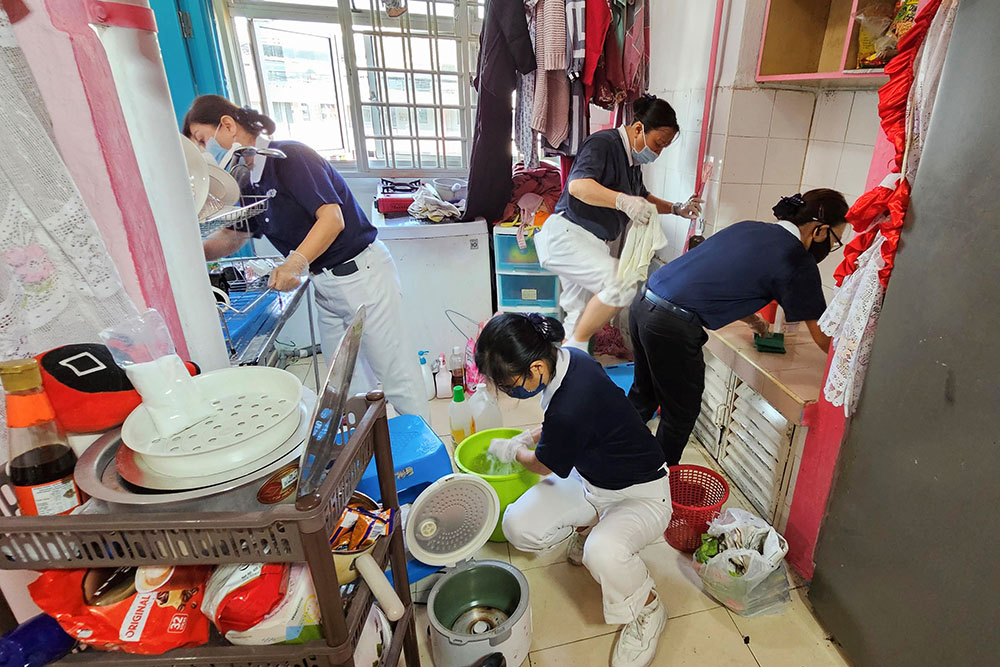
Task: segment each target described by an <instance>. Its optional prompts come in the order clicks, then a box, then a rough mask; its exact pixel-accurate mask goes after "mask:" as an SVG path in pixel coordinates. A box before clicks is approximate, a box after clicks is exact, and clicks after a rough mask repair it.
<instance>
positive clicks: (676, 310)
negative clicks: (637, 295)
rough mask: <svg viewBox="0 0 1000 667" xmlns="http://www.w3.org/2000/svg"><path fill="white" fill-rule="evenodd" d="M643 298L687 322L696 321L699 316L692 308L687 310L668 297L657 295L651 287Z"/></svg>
mask: <svg viewBox="0 0 1000 667" xmlns="http://www.w3.org/2000/svg"><path fill="white" fill-rule="evenodd" d="M642 298H644V299H645V300H646V301H649V302H650V303H651V304H653V305H654V306H659V307H660V308H663V309H664V310H666V311H667V312H668V313H670V314H671V315H675V316H676V317H679V318H681V319H682V320H684V321H685V322H695V321H697V320H698V316H697V315H696V314H695V313H692V312H691V311H690V310H687V309H686V308H681V307H680V306H677V305H675V304H672V303H670V302H669V301H667V300H666V299H664V298H662V297H659V296H657V295H656V294H654V293H653V292H652V291H651V290H649V289H647V290H646V293H645V294H643V295H642Z"/></svg>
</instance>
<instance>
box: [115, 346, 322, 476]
mask: <svg viewBox="0 0 1000 667" xmlns="http://www.w3.org/2000/svg"><path fill="white" fill-rule="evenodd" d="M194 382H195V385H196V386H197V387H198V389H199V390H200V391H201V393H202V395H203V396H206V397H210V400H211V405H212V407H213V408H214V413H213V414H212V416H210V417H209V418H208V419H205V420H202V421H200V422H198V423H197V424H194V425H193V426H190V427H189V428H187V429H185V430H183V431H181V432H180V433H178V434H176V435H174V436H171V437H168V438H163V437H160V435H159V433H158V432H157V430H156V428H155V426H154V425H153V421H152V419H151V418H150V415H149V412H148V411H147V410H146V408H145V407H144V406H143V405H140V406H139V407H137V408H136V409H135V410H134V411H133V412H132V413H131V414H130V415H129V416H128V418H127V419H126V420H125V423H124V425H123V426H122V434H121V438H122V446H121V447H119V448H118V452H117V454H116V456H115V463H116V465H117V468H118V473H119V474H120V475H121V476H122V477H123V478H124V479H125V480H126V481H127V482H129V483H131V484H135V485H137V486H140V487H144V488H147V489H154V490H163V491H172V490H180V489H194V488H201V487H205V486H212V485H216V484H222V483H225V482H228V481H231V480H234V479H237V478H240V477H244V476H246V475H249V474H251V473H253V472H255V471H257V470H260V469H262V468H265V467H266V466H268V465H270V464H271V463H273V462H274V461H276V460H278V459H281V458H283V457H285V456H287V455H288V454H289V453H291V452H292V451H294V450H295V449H297V448H298V447H299V446H300V445H301V444H302V440H303V438H295V437H292V436H293V435H295V434H296V431H298V430H299V426H300V424H301V423H306V422H308V421H309V415H308V414H307V410H306V406H305V405H304V404H303V400H302V398H303V397H302V383H301V382H299V380H298V378H296V377H295V376H294V375H292V374H291V373H289V372H287V371H283V370H281V369H277V368H268V367H262V366H261V367H258V366H242V367H239V368H227V369H224V370H221V371H214V372H211V373H206V374H204V375H199V376H196V377H195V378H194Z"/></svg>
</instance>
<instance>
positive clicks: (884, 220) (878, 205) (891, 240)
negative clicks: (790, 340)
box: [819, 0, 958, 417]
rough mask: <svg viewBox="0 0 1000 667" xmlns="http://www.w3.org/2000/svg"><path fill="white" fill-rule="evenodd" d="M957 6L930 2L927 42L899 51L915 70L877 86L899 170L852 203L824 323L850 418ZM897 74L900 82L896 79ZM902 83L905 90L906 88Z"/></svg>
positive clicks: (835, 383) (827, 390)
mask: <svg viewBox="0 0 1000 667" xmlns="http://www.w3.org/2000/svg"><path fill="white" fill-rule="evenodd" d="M957 8H958V0H943V1H941V2H940V4H939V5H938V6H937V7H936V8H935V7H934V4H932V5H929V6H928V7H927V10H930V13H929V14H927V15H926V16H923V17H922V19H923V20H921V17H918V19H917V23H918V26H917V27H915V28H914V29H913V30H914V35H913V38H915V39H920V36H919V33H918V32H917V31H921V28H923V29H924V30H926V35H924V36H923V41H922V42H916V43H912V46H911V48H912V49H913V51H914V52H915V53H914V52H911V53H909V54H907V53H905V49H904V48H903V47H902V43H901V49H900V54H899V55H898V56H897V58H904V59H905V58H911V59H912V70H911V71H903V69H902V68H901V67H898V66H899V63H890V65H889V67H887V68H886V69H887V71H889V70H890V69H893V67H892V66H893V65H897V69H895V70H894V71H893V72H892V73H891V74H890V82H889V83H888V84H886V86H884V87H883V88H882V90H880V91H879V98H880V102H879V114H880V116H881V117H882V122H883V129H885V131H886V135H887V136H889V137H890V138H894V137H899V138H900V139H901V141H895V142H894V143H896V150H897V156H896V158H897V160H896V164H897V165H898V167H899V173H895V174H890V175H889V176H888V177H887V178H886V180H885V181H883V182H882V184H881V185H879V186H878V187H876V188H875V189H874V190H872V191H871V192H868V193H866V194H865V195H864V196H862V197H861V198H859V199H858V201H857V202H856V203H855V204H854V206H852V207H851V211H850V212H849V213H848V216H847V217H848V220H849V221H850V222H851V223H852V225H853V226H854V229H855V231H857V232H858V235H857V236H856V237H855V239H854V240H853V241H852V242H851V244H850V245H851V246H852V247H851V248H849V249H848V250H847V252H845V260H844V263H843V264H842V265H841V266H840V267H839V268H838V270H837V277H838V279H840V280H841V281H842V282H841V283H840V288H839V289H838V291H837V293H836V294H835V295H834V298H833V299H832V301H831V302H830V305H829V306H828V307H827V310H826V312H825V313H823V316H822V317H821V318H820V320H819V325H820V327H821V328H822V329H823V331H824V332H825V333H826V334H827V335H828V336H831V337H833V339H834V341H833V344H834V352H833V357H832V359H831V362H830V372H829V373H828V374H827V379H826V384H825V386H824V387H823V395H824V397H825V398H826V400H828V401H829V402H830V403H831V404H833V405H837V406H843V407H844V414H845V415H846V416H848V417H849V416H851V415H852V414H853V413H854V410H855V409H856V408H857V403H858V399H859V398H860V395H861V388H862V386H863V384H864V378H865V374H866V373H867V370H868V361H869V358H870V356H871V349H872V343H873V341H874V337H875V330H876V328H877V327H878V318H879V314H880V313H881V311H882V300H883V298H884V297H885V288H886V284H887V282H888V279H889V273H890V272H891V271H892V260H893V258H894V256H895V250H896V246H897V243H898V240H899V234H900V231H901V228H902V224H903V216H904V215H905V214H906V209H907V208H908V206H909V192H910V184H911V183H912V182H913V177H914V175H915V174H916V171H917V166H918V165H919V163H920V155H921V152H922V150H923V145H924V135H925V133H926V131H927V127H928V125H929V123H930V118H931V112H932V111H933V109H934V99H935V97H936V95H937V89H938V83H939V82H940V80H941V71H942V68H943V66H944V59H945V54H946V52H947V50H948V42H949V41H950V39H951V32H952V28H953V26H954V23H955V11H956V10H957ZM935 10H936V11H935ZM925 11H926V10H925ZM930 17H933V18H930ZM929 18H930V22H929V25H927V21H928V19H929ZM920 24H923V25H920ZM907 37H910V35H907ZM904 39H905V38H904ZM897 73H898V74H899V79H896V78H895V76H894V75H895V74H897ZM901 83H902V84H904V85H906V86H907V87H906V88H902V89H901V86H900V84H901ZM900 93H902V95H900Z"/></svg>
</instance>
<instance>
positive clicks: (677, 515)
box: [663, 465, 729, 553]
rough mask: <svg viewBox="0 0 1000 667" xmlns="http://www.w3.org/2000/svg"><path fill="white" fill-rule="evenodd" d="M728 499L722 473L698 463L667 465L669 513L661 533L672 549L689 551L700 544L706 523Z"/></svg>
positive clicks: (715, 515)
mask: <svg viewBox="0 0 1000 667" xmlns="http://www.w3.org/2000/svg"><path fill="white" fill-rule="evenodd" d="M728 499H729V484H727V483H726V480H725V479H723V477H722V475H720V474H719V473H717V472H715V471H714V470H710V469H709V468H705V467H702V466H694V465H678V466H672V467H671V468H670V501H671V504H672V505H673V510H674V511H673V514H672V515H671V517H670V525H668V526H667V530H666V531H665V532H664V533H663V537H665V538H666V540H667V542H668V543H669V544H670V546H672V547H673V548H674V549H677V550H678V551H685V552H687V553H691V552H693V551H695V550H696V549H697V548H698V547H700V546H701V536H702V534H704V533H705V531H707V530H708V524H709V523H710V522H711V521H712V519H714V518H715V517H717V516H719V512H720V511H722V505H723V504H724V503H725V502H726V500H728Z"/></svg>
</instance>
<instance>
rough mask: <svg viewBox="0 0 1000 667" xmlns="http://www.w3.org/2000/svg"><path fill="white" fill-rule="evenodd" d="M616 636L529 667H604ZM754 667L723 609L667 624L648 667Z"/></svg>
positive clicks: (552, 653) (551, 652) (539, 655)
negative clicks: (709, 666) (711, 666)
mask: <svg viewBox="0 0 1000 667" xmlns="http://www.w3.org/2000/svg"><path fill="white" fill-rule="evenodd" d="M616 637H617V634H616V633H611V634H607V635H602V636H600V637H595V638H592V639H588V640H586V641H581V642H576V643H574V644H569V645H566V646H557V647H555V648H550V649H547V650H543V651H538V652H533V653H532V654H531V665H532V667H603V666H604V665H607V664H609V660H610V657H611V651H612V649H613V647H614V644H615V638H616ZM707 665H725V667H757V662H756V661H755V660H754V657H753V654H752V653H751V652H750V650H749V649H748V648H747V646H746V645H745V644H744V643H743V637H742V635H740V633H739V630H738V629H737V628H736V626H735V625H733V623H732V621H730V620H729V618H728V615H727V614H726V612H725V610H724V609H713V610H710V611H703V612H701V613H698V614H692V615H690V616H684V617H683V618H676V619H671V620H669V621H667V625H666V627H665V628H664V630H663V634H662V635H661V636H660V641H659V644H658V647H657V652H656V656H655V657H654V658H653V661H652V662H651V663H650V667H706V666H707Z"/></svg>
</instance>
